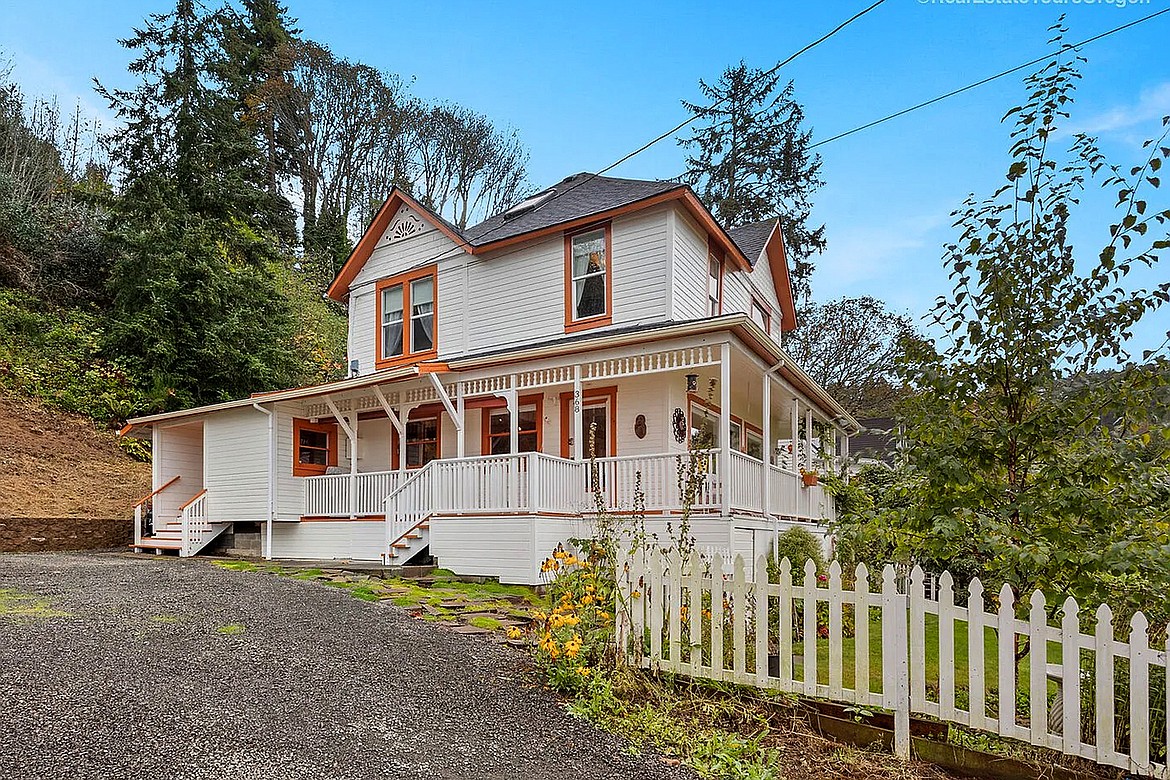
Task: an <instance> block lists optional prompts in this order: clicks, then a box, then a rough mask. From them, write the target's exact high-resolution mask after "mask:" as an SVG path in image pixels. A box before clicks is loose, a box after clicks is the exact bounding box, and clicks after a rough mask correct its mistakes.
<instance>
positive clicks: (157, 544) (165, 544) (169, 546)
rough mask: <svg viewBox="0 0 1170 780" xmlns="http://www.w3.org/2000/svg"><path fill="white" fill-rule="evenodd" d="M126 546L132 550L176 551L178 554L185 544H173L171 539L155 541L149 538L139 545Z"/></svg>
mask: <svg viewBox="0 0 1170 780" xmlns="http://www.w3.org/2000/svg"><path fill="white" fill-rule="evenodd" d="M126 546H127V547H129V548H130V549H132V550H174V551H175V552H178V551H179V550H180V549H181V548H182V546H183V544H182V542H172V541H171V540H169V539H160V540H155V539H154V537H147V538H146V539H143V540H142V541H141V542H139V543H137V544H135V543H134V542H131V543H130V544H128V545H126Z"/></svg>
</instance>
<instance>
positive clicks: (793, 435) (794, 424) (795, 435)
mask: <svg viewBox="0 0 1170 780" xmlns="http://www.w3.org/2000/svg"><path fill="white" fill-rule="evenodd" d="M788 422H789V425H790V426H791V431H790V432H789V434H788V437H789V438H788V441H789V446H790V447H791V448H792V457H791V458H789V460H788V468H789V470H790V471H800V469H801V462H800V399H799V398H793V399H792V408H791V409H790V410H789V414H788Z"/></svg>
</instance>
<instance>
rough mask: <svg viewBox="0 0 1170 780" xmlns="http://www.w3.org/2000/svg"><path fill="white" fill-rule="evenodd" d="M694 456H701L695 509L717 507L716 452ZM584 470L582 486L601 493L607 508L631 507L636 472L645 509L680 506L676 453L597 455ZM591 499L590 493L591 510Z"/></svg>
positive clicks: (717, 478)
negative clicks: (613, 456)
mask: <svg viewBox="0 0 1170 780" xmlns="http://www.w3.org/2000/svg"><path fill="white" fill-rule="evenodd" d="M684 457H685V456H684ZM697 457H698V458H700V459H701V460H700V464H699V468H700V471H701V472H702V474H700V479H699V481H698V485H697V487H698V490H697V495H696V496H695V502H694V508H695V509H697V510H701V511H707V510H713V509H718V508H719V507H720V506H721V501H722V496H721V493H720V491H719V477H718V474H716V473H715V471H716V468H715V465H716V463H717V462H718V459H719V458H718V455H717V454H716V453H707V454H702V455H698V456H697ZM586 469H587V470H586V477H585V480H586V481H585V482H584V484H583V487H584V489H585V490H586V492H587V493H590V494H592V493H594V492H595V491H596V492H600V494H601V497H602V500H603V501H604V503H605V509H606V510H608V511H611V512H629V511H631V510H633V508H634V498H635V493H636V490H637V476H638V474H641V475H642V494H643V496H644V497H645V509H646V510H647V511H649V512H669V511H677V510H679V509H681V508H682V499H681V498H680V492H679V479H680V476H679V456H678V455H675V454H672V453H665V454H661V455H626V456H622V457H616V458H598V459H597V460H596V461H594V462H593V465H592V466H590V464H586ZM594 501H595V499H594V498H593V497H592V496H590V498H589V502H590V503H589V506H590V508H591V509H592V508H593V506H594Z"/></svg>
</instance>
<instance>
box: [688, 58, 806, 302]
mask: <svg viewBox="0 0 1170 780" xmlns="http://www.w3.org/2000/svg"><path fill="white" fill-rule="evenodd" d="M779 79H780V77H779V75H778V74H777V73H775V72H772V71H768V72H764V71H761V70H758V69H755V68H749V67H748V66H747V65H746V64H744V63H743V62H742V61H741V62H740V63H739V64H738V65H735V66H732V67H729V68H728V69H727V70H725V71H724V72H723V75H722V76H720V78H719V81H718V82H716V83H714V84H708V83H707V82H705V81H702V80H700V81H699V89H700V90H701V91H702V93H703V95H704V96H705V97H706V98H707V99H708V103H707V105H696V104H694V103H688V102H687V101H685V100H684V101H683V107H684V108H686V110H687V111H690V112H691V113H693V114H696V115H697V116H698V117H699V118H700V120H701V121H702V122H703V123H704V124H703V125H702V126H700V127H698V128H696V130H695V132H694V134H693V135H692V136H691V137H690V138H682V139H679V144H680V145H681V146H683V147H685V148H687V149H694V150H696V152H695V154H694V155H693V156H688V157H687V172H686V173H685V174H684V175H683V180H684V181H685V182H686V183H687V184H690V185H691V186H692V187H694V188H695V190H696V191H697V192H698V195H699V197H700V198H701V199H702V201H703V203H704V204H706V206H707V207H708V208H709V209H711V211H712V213H713V214H715V216H716V217H717V218H718V219H719V221H720V222H722V223H723V224H724V225H726V226H729V227H737V226H740V225H747V224H751V223H753V222H759V221H761V220H764V219H769V218H772V217H775V216H779V217H780V224H781V229H782V231H783V233H784V240H785V246H786V248H787V250H788V257H789V260H790V262H791V263H792V266H793V287H794V291H795V292H796V293H797V294H798V295H802V296H806V297H807V294H808V291H809V285H808V278H809V276H810V275H811V273H812V270H813V264H812V262H811V260H810V258H811V257H812V256H813V255H814V254H816V253H818V252H822V251H824V249H825V246H826V244H825V227H824V225H821V226H819V227H814V226H812V225H811V218H812V195H813V193H815V192H816V191H817V190H818V189H819V188H820V187H821V185H822V184H823V183H824V182H822V181H821V179H820V169H821V158H820V155H817V154H813V153H810V152H809V148H808V147H809V139H810V138H811V136H812V131H811V130H807V129H804V127H803V125H804V109H803V108H802V107H801V106H800V104H799V103H797V102H796V100H795V98H794V97H793V95H794V94H795V89H794V87H793V84H792V82H789V83H788V84H787V85H786V86H785V87H784V88H783V89H780V90H777V87H778V84H779Z"/></svg>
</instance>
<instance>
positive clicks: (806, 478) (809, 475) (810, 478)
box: [800, 469, 820, 487]
mask: <svg viewBox="0 0 1170 780" xmlns="http://www.w3.org/2000/svg"><path fill="white" fill-rule="evenodd" d="M800 480H801V482H803V483H804V486H805V487H814V486H816V485H818V484H820V478H819V477H818V476H817V473H816V472H815V471H805V470H804V469H801V470H800Z"/></svg>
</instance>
